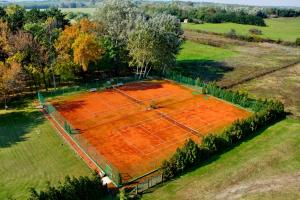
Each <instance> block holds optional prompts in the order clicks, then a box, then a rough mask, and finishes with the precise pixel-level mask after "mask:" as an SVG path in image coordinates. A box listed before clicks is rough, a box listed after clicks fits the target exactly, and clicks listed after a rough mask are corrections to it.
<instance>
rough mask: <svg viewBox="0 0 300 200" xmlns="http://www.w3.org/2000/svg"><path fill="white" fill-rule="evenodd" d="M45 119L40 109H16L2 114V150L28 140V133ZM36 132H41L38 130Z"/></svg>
mask: <svg viewBox="0 0 300 200" xmlns="http://www.w3.org/2000/svg"><path fill="white" fill-rule="evenodd" d="M44 120H45V119H44V118H43V115H42V113H41V112H40V111H38V110H36V111H14V112H9V111H8V112H6V113H3V114H0V150H1V148H8V147H11V146H13V145H15V144H17V143H19V142H22V141H26V140H27V139H28V138H27V137H26V135H27V134H28V133H29V132H31V131H33V129H34V128H36V127H37V126H38V125H39V124H41V123H43V121H44ZM36 134H40V133H39V131H38V130H37V131H36Z"/></svg>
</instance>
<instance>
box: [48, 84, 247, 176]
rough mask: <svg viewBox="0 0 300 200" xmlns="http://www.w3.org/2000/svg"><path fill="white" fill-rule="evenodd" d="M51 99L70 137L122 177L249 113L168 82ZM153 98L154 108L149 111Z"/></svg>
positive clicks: (153, 165) (138, 172)
mask: <svg viewBox="0 0 300 200" xmlns="http://www.w3.org/2000/svg"><path fill="white" fill-rule="evenodd" d="M51 102H52V104H53V105H54V106H55V107H56V109H57V110H58V111H59V112H60V113H61V115H62V116H63V117H64V118H66V120H67V121H68V122H69V123H70V124H71V125H72V126H73V127H74V128H75V129H77V130H78V131H79V133H78V134H75V135H74V136H73V137H74V138H75V139H76V140H77V141H78V143H79V144H80V145H81V146H83V147H85V146H86V144H89V145H90V146H89V147H87V148H85V150H86V152H87V153H88V154H89V155H91V156H92V157H93V155H94V154H97V152H98V154H99V155H101V156H103V157H104V158H105V159H106V160H107V161H108V162H109V164H110V165H111V166H113V168H116V169H117V170H118V171H119V172H120V174H121V177H122V180H123V181H129V180H131V179H134V178H137V177H139V176H142V175H144V174H146V173H148V172H151V171H153V170H155V169H157V168H158V167H160V165H161V163H162V161H163V160H165V159H167V158H169V157H170V156H171V155H172V154H173V153H174V152H175V151H176V149H177V147H180V146H182V145H183V144H184V143H185V141H186V140H187V139H189V138H191V139H193V140H195V141H197V142H199V141H200V140H201V136H203V135H206V134H208V133H211V132H219V131H221V130H223V129H224V128H225V127H227V126H229V125H230V124H231V123H232V122H233V121H235V120H236V119H242V118H246V117H247V116H249V115H250V114H251V113H250V112H248V111H246V110H244V109H241V108H238V107H236V106H234V105H232V104H229V103H226V102H224V101H221V100H218V99H216V98H214V97H210V96H205V95H202V94H198V93H197V94H195V92H194V91H193V90H191V89H188V88H185V87H183V86H179V85H177V84H175V83H172V82H168V81H147V82H138V83H131V84H127V85H124V86H121V87H119V88H118V89H113V90H106V91H103V92H96V93H86V92H85V93H81V94H76V95H73V96H63V97H60V98H56V99H52V101H51ZM151 102H155V104H156V107H157V109H149V105H150V104H151ZM221 118H222V120H221ZM95 160H96V159H95Z"/></svg>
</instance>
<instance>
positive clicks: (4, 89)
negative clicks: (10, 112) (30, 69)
mask: <svg viewBox="0 0 300 200" xmlns="http://www.w3.org/2000/svg"><path fill="white" fill-rule="evenodd" d="M22 77H24V73H23V70H22V68H21V65H20V64H19V63H17V62H15V61H13V60H11V59H8V60H7V62H6V63H3V62H0V94H1V96H2V97H3V98H4V102H5V109H7V104H6V103H7V97H8V96H9V94H10V93H12V92H18V91H21V90H22V88H23V87H24V81H23V80H24V79H23V78H22Z"/></svg>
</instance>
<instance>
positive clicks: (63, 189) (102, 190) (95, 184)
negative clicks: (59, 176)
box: [29, 172, 107, 200]
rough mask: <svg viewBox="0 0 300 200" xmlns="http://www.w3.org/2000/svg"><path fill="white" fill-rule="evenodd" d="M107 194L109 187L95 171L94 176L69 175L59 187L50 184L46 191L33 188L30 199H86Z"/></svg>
mask: <svg viewBox="0 0 300 200" xmlns="http://www.w3.org/2000/svg"><path fill="white" fill-rule="evenodd" d="M106 194H107V187H106V186H103V184H102V181H101V177H100V176H99V175H98V174H97V173H96V172H95V173H94V175H93V177H91V178H90V177H83V176H81V177H79V178H75V177H74V178H70V177H69V176H67V177H66V178H65V181H64V183H61V184H60V185H59V186H58V187H52V186H50V185H48V188H47V189H46V190H44V191H40V192H37V191H36V190H35V189H34V188H32V189H31V196H30V198H29V199H30V200H44V199H53V200H56V199H57V200H66V199H74V200H77V199H78V200H84V199H89V200H93V199H95V200H96V199H97V200H99V199H104V197H105V195H106Z"/></svg>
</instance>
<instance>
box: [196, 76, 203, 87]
mask: <svg viewBox="0 0 300 200" xmlns="http://www.w3.org/2000/svg"><path fill="white" fill-rule="evenodd" d="M201 83H202V81H201V79H200V78H199V77H198V78H196V80H195V85H196V86H198V87H200V86H201Z"/></svg>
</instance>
